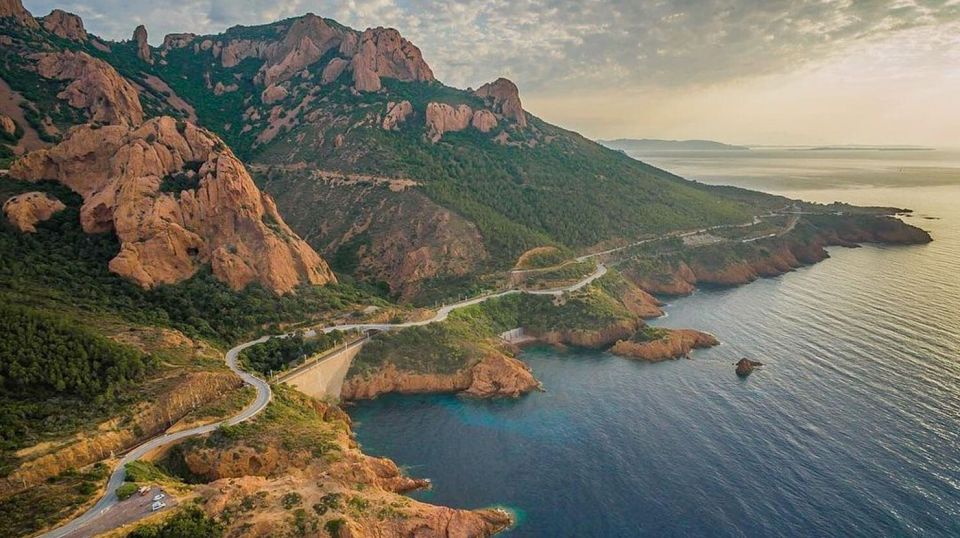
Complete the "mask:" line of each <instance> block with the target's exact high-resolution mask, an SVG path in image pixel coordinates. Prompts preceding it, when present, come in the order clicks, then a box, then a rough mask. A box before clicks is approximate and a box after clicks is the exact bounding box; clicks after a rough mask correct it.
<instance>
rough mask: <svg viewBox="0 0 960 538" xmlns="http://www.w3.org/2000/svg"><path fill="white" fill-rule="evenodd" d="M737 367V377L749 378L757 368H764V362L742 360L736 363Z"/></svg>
mask: <svg viewBox="0 0 960 538" xmlns="http://www.w3.org/2000/svg"><path fill="white" fill-rule="evenodd" d="M736 366H737V375H738V376H740V377H747V376H748V375H750V374H752V373H753V369H754V368H756V367H757V366H763V363H762V362H757V361H752V360H750V359H740V360H739V361H737V363H736Z"/></svg>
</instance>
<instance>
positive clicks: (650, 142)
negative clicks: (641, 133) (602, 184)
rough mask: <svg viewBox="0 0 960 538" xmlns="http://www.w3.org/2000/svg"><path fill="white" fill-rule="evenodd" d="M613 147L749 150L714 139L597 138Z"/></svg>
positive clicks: (641, 149)
mask: <svg viewBox="0 0 960 538" xmlns="http://www.w3.org/2000/svg"><path fill="white" fill-rule="evenodd" d="M597 142H598V143H600V144H603V145H604V146H607V147H608V148H611V149H616V150H621V151H680V150H683V151H691V150H694V151H696V150H731V151H748V150H749V149H750V148H748V147H747V146H734V145H732V144H724V143H723V142H716V141H713V140H659V139H655V138H639V139H637V138H617V139H615V140H597Z"/></svg>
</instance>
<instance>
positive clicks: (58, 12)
mask: <svg viewBox="0 0 960 538" xmlns="http://www.w3.org/2000/svg"><path fill="white" fill-rule="evenodd" d="M41 20H42V21H43V27H44V28H45V29H46V30H47V31H48V32H51V33H53V34H56V35H58V36H60V37H62V38H64V39H71V40H73V41H86V40H87V37H88V36H87V31H86V30H85V29H84V28H83V20H81V19H80V17H79V16H77V15H74V14H73V13H67V12H66V11H64V10H62V9H55V10H53V11H51V12H50V14H49V15H47V16H46V17H44V18H43V19H41Z"/></svg>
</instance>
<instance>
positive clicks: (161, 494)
mask: <svg viewBox="0 0 960 538" xmlns="http://www.w3.org/2000/svg"><path fill="white" fill-rule="evenodd" d="M166 496H167V495H166V494H164V493H162V492H161V493H157V494H156V495H154V496H153V500H155V501H159V500H161V499H163V498H164V497H166Z"/></svg>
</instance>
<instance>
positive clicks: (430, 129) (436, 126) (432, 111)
mask: <svg viewBox="0 0 960 538" xmlns="http://www.w3.org/2000/svg"><path fill="white" fill-rule="evenodd" d="M426 117H427V118H426V123H427V137H428V138H429V139H430V141H431V142H437V141H439V140H440V138H441V137H443V134H444V133H449V132H457V131H462V130H464V129H466V128H467V127H469V126H470V121H471V120H472V119H473V110H472V109H471V108H470V107H469V106H467V105H457V106H453V105H448V104H447V103H428V104H427V113H426Z"/></svg>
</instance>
